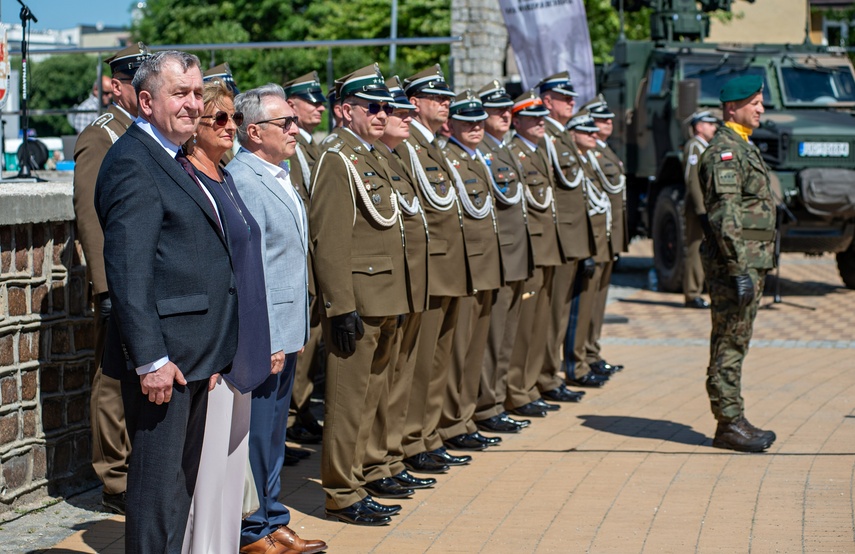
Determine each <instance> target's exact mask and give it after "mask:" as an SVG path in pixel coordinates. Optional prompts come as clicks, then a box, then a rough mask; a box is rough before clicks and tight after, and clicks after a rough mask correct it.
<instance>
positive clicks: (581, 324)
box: [564, 109, 614, 387]
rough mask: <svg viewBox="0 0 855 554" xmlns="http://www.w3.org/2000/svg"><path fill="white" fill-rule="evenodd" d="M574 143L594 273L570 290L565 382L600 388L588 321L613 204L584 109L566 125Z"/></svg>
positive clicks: (607, 257)
mask: <svg viewBox="0 0 855 554" xmlns="http://www.w3.org/2000/svg"><path fill="white" fill-rule="evenodd" d="M567 128H568V129H569V130H570V131H571V132H572V133H573V138H574V140H575V142H576V149H577V152H578V156H577V157H578V159H579V161H580V162H581V164H580V167H581V168H582V171H583V172H584V174H585V178H586V181H585V185H584V186H585V187H586V196H587V198H588V217H589V218H590V221H591V233H592V235H591V236H592V242H591V244H592V254H593V258H594V262H595V267H594V271H593V274H592V275H590V276H588V275H586V274H580V275H579V276H578V277H577V279H576V281H575V283H574V288H573V302H572V304H571V307H570V324H569V325H568V327H567V336H566V338H565V343H564V372H565V375H566V379H567V382H568V383H570V384H572V385H577V386H580V387H601V386H603V385H604V384H605V383H606V381H608V379H609V377H608V375H606V374H604V373H600V372H597V371H595V370H594V368H592V367H591V366H590V365H588V361H587V360H588V358H587V354H588V344H589V337H590V333H591V325H592V323H591V321H592V320H593V318H594V311H595V310H596V307H597V306H598V302H599V294H598V293H599V290H600V283H601V282H602V275H603V271H604V268H605V265H606V264H607V263H609V262H611V261H612V260H613V258H614V254H613V252H612V243H611V226H612V203H611V200H610V198H609V195H608V192H606V188H607V187H608V179H607V178H606V176H605V175H604V174H603V170H602V169H601V168H600V167H599V165H598V163H597V160H598V158H597V156H596V151H597V133H598V132H599V128H598V127H597V125H596V122H595V121H594V119H593V118H591V116H590V115H589V114H588V113H587V110H584V109H583V110H580V112H579V113H578V114H577V115H575V116H573V119H571V120H570V122H569V123H568V124H567Z"/></svg>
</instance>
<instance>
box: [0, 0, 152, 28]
mask: <svg viewBox="0 0 855 554" xmlns="http://www.w3.org/2000/svg"><path fill="white" fill-rule="evenodd" d="M23 2H24V4H26V5H27V6H29V8H30V10H32V12H33V14H35V16H36V17H37V18H38V20H39V22H38V23H33V24H32V29H33V30H46V29H68V28H70V27H76V26H77V25H95V24H97V23H99V22H101V23H104V25H111V26H112V25H123V26H127V25H130V23H131V8H132V7H133V6H135V5H136V3H137V2H136V1H135V0H23ZM20 12H21V5H20V4H18V2H17V0H0V20H2V22H3V23H5V24H7V25H10V24H13V23H20V22H21V19H20Z"/></svg>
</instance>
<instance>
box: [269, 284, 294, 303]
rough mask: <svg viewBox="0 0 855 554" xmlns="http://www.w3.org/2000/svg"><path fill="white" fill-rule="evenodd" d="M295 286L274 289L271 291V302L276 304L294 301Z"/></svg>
mask: <svg viewBox="0 0 855 554" xmlns="http://www.w3.org/2000/svg"><path fill="white" fill-rule="evenodd" d="M294 296H295V295H294V287H288V288H284V289H274V290H271V291H270V303H271V304H273V305H274V306H275V305H276V304H288V303H293V302H294Z"/></svg>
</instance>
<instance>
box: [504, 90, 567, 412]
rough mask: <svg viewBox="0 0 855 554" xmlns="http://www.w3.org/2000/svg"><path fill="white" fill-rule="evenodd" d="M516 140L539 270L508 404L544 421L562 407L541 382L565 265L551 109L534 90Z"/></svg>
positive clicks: (519, 105) (517, 123)
mask: <svg viewBox="0 0 855 554" xmlns="http://www.w3.org/2000/svg"><path fill="white" fill-rule="evenodd" d="M512 111H513V125H514V137H513V139H512V140H511V144H510V150H511V153H512V154H513V156H514V158H515V159H516V160H517V161H518V162H519V164H520V170H521V173H522V175H523V178H524V179H525V183H526V189H525V191H524V195H525V198H526V210H527V212H528V229H529V233H530V234H531V242H532V250H533V252H534V265H535V271H534V275H533V276H532V278H531V279H529V280H528V282H527V284H526V290H527V291H528V292H529V293H530V294H531V297H530V298H529V300H527V301H524V302H523V305H522V308H521V309H520V320H519V326H518V328H517V336H516V339H515V341H514V349H513V352H512V354H511V369H510V372H511V374H512V375H517V374H522V375H523V379H522V380H521V381H522V382H518V381H517V380H515V379H509V380H508V395H507V399H506V400H505V405H506V406H507V407H508V408H509V409H510V411H511V412H512V413H515V414H517V415H521V416H533V417H545V416H546V412H547V411H554V410H557V409H559V408H560V406H559V405H557V404H549V403H547V402H545V401H544V400H543V399H542V398H541V396H540V391H538V390H537V379H538V376H539V375H540V370H541V368H542V367H543V361H544V355H545V353H546V335H547V333H548V330H549V314H550V311H551V309H552V308H551V306H552V280H553V277H554V275H555V268H556V267H558V266H560V265H561V264H562V263H563V259H562V257H561V245H560V241H559V238H558V214H557V212H556V208H555V197H554V187H553V185H552V183H553V175H552V171H553V170H552V166H551V165H550V163H549V152H548V150H547V146H546V140H545V138H544V137H545V133H546V121H545V117H546V116H547V115H549V110H547V109H546V108H544V107H543V101H542V100H541V99H540V97H539V96H538V95H537V93H535V91H534V90H530V91H528V92H526V93H524V94H522V95H521V96H519V97H518V98H517V99H516V100H514V107H513V109H512Z"/></svg>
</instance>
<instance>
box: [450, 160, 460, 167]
mask: <svg viewBox="0 0 855 554" xmlns="http://www.w3.org/2000/svg"><path fill="white" fill-rule="evenodd" d="M451 165H453V166H454V167H460V162H459V161H457V160H456V159H454V160H451Z"/></svg>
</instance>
